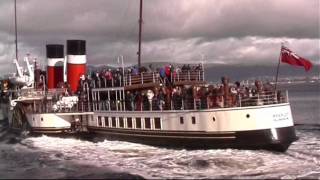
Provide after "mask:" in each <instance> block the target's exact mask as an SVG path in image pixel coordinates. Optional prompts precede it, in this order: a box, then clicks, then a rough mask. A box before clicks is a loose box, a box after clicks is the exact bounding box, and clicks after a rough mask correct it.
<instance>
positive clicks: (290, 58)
mask: <svg viewBox="0 0 320 180" xmlns="http://www.w3.org/2000/svg"><path fill="white" fill-rule="evenodd" d="M281 62H285V63H288V64H291V65H293V66H303V67H304V69H305V70H306V71H309V70H310V69H311V68H312V63H311V62H310V61H309V60H307V59H304V58H302V57H300V56H298V55H297V54H296V53H294V52H292V51H291V50H290V49H288V48H286V47H284V46H282V47H281Z"/></svg>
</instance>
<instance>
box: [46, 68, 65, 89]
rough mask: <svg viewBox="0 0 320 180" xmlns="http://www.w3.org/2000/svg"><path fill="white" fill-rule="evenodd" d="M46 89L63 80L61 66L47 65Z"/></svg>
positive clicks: (55, 85)
mask: <svg viewBox="0 0 320 180" xmlns="http://www.w3.org/2000/svg"><path fill="white" fill-rule="evenodd" d="M47 73H48V76H47V77H48V80H47V82H48V89H53V88H57V85H58V83H60V82H63V66H56V67H52V66H48V67H47Z"/></svg>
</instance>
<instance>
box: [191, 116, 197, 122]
mask: <svg viewBox="0 0 320 180" xmlns="http://www.w3.org/2000/svg"><path fill="white" fill-rule="evenodd" d="M192 124H196V117H194V116H192Z"/></svg>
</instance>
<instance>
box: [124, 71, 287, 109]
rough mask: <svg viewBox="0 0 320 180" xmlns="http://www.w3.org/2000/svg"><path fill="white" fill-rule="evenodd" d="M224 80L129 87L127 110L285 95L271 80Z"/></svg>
mask: <svg viewBox="0 0 320 180" xmlns="http://www.w3.org/2000/svg"><path fill="white" fill-rule="evenodd" d="M221 80H222V84H221V85H208V86H200V85H196V86H164V87H155V88H153V89H148V90H142V91H141V90H135V91H126V95H125V106H126V110H129V111H131V110H135V111H139V110H182V109H207V108H226V107H237V106H250V105H263V104H271V103H274V102H276V100H280V98H281V95H280V94H277V96H276V95H275V94H274V93H273V87H272V86H271V84H270V83H266V84H262V82H261V81H258V80H257V81H255V86H254V87H249V86H244V85H241V84H240V83H239V82H235V83H234V84H232V85H230V83H229V78H227V77H222V78H221ZM259 96H260V98H257V97H259ZM275 98H277V99H275ZM241 103H242V104H241Z"/></svg>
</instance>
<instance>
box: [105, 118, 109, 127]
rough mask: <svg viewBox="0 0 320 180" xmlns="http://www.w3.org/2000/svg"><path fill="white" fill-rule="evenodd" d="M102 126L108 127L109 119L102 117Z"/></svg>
mask: <svg viewBox="0 0 320 180" xmlns="http://www.w3.org/2000/svg"><path fill="white" fill-rule="evenodd" d="M104 125H105V126H106V127H109V118H108V117H104Z"/></svg>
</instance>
